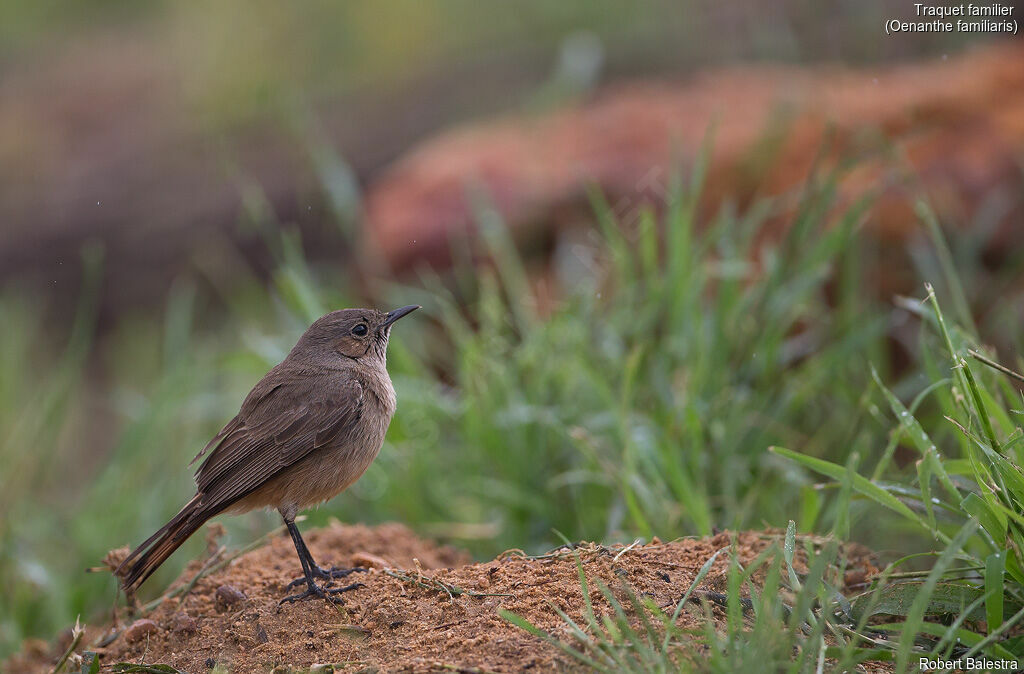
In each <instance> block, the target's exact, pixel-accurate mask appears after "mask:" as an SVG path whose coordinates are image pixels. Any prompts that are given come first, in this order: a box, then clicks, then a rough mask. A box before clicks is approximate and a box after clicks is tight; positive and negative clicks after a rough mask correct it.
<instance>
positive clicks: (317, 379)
mask: <svg viewBox="0 0 1024 674" xmlns="http://www.w3.org/2000/svg"><path fill="white" fill-rule="evenodd" d="M416 309H419V307H418V306H415V305H413V306H407V307H402V308H401V309H395V310H394V311H390V312H387V313H384V312H381V311H375V310H373V309H343V310H341V311H332V312H331V313H329V314H327V315H326V316H323V317H321V318H319V319H317V321H316V322H315V323H313V325H311V326H310V327H309V329H308V330H306V332H305V334H303V335H302V337H300V338H299V341H298V343H297V344H296V345H295V347H294V348H293V349H292V350H291V353H289V354H288V356H287V357H286V358H285V359H284V360H283V361H281V363H279V364H278V365H277V366H275V367H274V368H273V369H272V370H271V371H270V372H268V373H267V374H266V376H264V377H263V379H261V380H260V381H259V383H257V384H256V386H255V387H254V388H253V390H252V391H250V392H249V395H248V396H246V398H245V402H243V403H242V409H241V410H240V411H239V412H238V416H236V417H235V418H234V419H232V420H231V421H229V422H228V423H227V425H225V426H224V428H222V429H221V430H220V432H219V433H217V435H216V436H214V438H213V439H212V440H210V442H209V443H208V444H207V445H206V447H204V448H203V450H202V451H201V452H199V454H197V455H196V457H195V458H194V459H192V462H193V463H195V462H196V461H197V460H198V459H200V458H201V457H203V456H204V455H206V459H205V460H204V461H203V463H202V464H200V466H199V470H198V471H196V476H195V478H196V485H197V487H198V489H197V490H196V495H195V496H194V497H192V500H191V501H189V502H188V503H186V504H185V507H184V508H182V509H181V511H180V512H179V513H178V514H177V515H175V516H174V517H173V518H171V521H170V522H168V523H167V524H165V525H164V526H163V527H161V528H160V530H159V531H157V532H156V533H155V534H153V535H152V536H150V537H149V538H148V539H146V541H145V542H144V543H143V544H142V545H140V546H139V547H138V548H136V549H135V550H134V551H133V552H132V553H131V554H130V555H128V557H127V558H126V559H125V560H124V561H123V562H122V563H121V565H120V566H119V567H118V568H117V570H116V571H115V573H116V574H117V576H118V577H119V578H120V579H121V586H122V587H123V588H124V589H125V591H134V590H135V588H137V587H138V586H139V585H140V584H142V582H143V581H145V580H146V578H148V577H149V576H150V575H151V574H152V573H153V572H154V571H155V570H156V569H157V567H159V566H160V565H161V564H162V563H163V562H164V560H166V559H167V558H168V557H170V556H171V553H173V552H174V551H175V550H176V549H177V548H178V546H180V545H181V544H182V543H184V542H185V540H186V539H187V538H188V537H189V536H191V535H192V534H193V533H195V531H196V530H197V529H199V527H201V526H202V525H203V524H204V523H205V522H206V521H207V520H209V519H210V518H211V517H214V516H215V515H218V514H220V513H223V512H230V513H243V512H246V511H249V510H252V509H254V508H261V507H273V508H277V511H278V512H279V513H281V517H282V518H283V519H284V523H285V526H287V527H288V533H289V534H291V537H292V542H293V543H294V544H295V551H296V552H297V553H298V555H299V562H300V563H301V564H302V573H303V577H302V578H299V579H297V580H295V581H293V582H292V583H290V584H289V585H288V588H289V589H290V588H292V587H296V586H298V585H301V584H302V583H305V585H306V591H305V592H303V593H301V594H296V595H292V596H289V597H285V598H284V599H282V600H281V603H284V602H286V601H296V600H299V599H306V598H310V597H321V598H327V599H331V600H333V601H339V602H340V598H339V597H336V595H337V594H340V593H341V592H345V591H347V590H352V589H355V588H356V587H359V583H355V584H352V585H348V586H346V587H342V588H334V589H328V586H329V585H330V584H332V583H333V580H334V579H336V578H344V577H345V576H348V575H349V574H351V573H353V572H354V571H362V570H363V569H341V568H337V567H333V568H331V569H322V568H320V567H319V566H318V565H317V563H316V562H315V561H313V556H312V555H311V554H310V553H309V549H308V548H307V547H306V544H305V542H304V541H303V540H302V535H301V534H299V529H298V527H296V526H295V515H296V514H298V512H299V511H300V510H301V509H303V508H306V507H308V506H311V505H315V504H318V503H322V502H323V501H326V500H328V499H330V498H332V497H334V496H335V495H337V494H338V493H340V492H341V491H342V490H344V489H345V488H346V487H348V486H349V485H351V484H352V483H353V482H355V481H356V480H358V479H359V477H360V476H361V475H362V474H363V473H364V472H365V471H366V469H367V468H368V467H369V466H370V464H371V463H372V462H373V460H374V458H376V456H377V453H378V452H379V451H380V447H381V444H382V443H383V442H384V433H385V432H386V431H387V428H388V424H389V423H390V422H391V417H392V415H393V414H394V413H395V390H394V388H393V387H392V386H391V378H390V377H389V376H388V371H387V368H386V352H387V347H388V337H389V336H390V334H391V325H392V324H393V323H394V322H395V321H397V320H398V319H399V318H402V317H403V316H405V315H407V314H409V313H410V312H412V311H415V310H416ZM317 580H324V581H327V583H326V584H325V585H323V586H321V585H318V584H317V582H316V581H317Z"/></svg>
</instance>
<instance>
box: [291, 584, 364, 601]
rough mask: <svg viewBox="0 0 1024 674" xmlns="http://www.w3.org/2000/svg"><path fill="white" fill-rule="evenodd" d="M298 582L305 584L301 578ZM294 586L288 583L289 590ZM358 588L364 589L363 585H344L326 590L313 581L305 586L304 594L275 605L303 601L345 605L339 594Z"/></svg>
mask: <svg viewBox="0 0 1024 674" xmlns="http://www.w3.org/2000/svg"><path fill="white" fill-rule="evenodd" d="M300 580H302V582H306V579H305V578H302V579H300ZM294 585H295V584H294V583H289V585H288V587H289V588H291V587H293V586H294ZM360 587H365V585H363V584H362V583H352V584H351V585H346V586H345V587H334V588H327V587H320V586H319V585H317V584H316V583H314V582H313V581H309V582H308V583H307V584H306V591H305V592H300V593H299V594H293V595H290V596H288V597H285V598H284V599H282V600H281V601H279V602H278V603H277V605H278V606H281V605H283V604H291V603H292V602H296V601H303V600H305V599H324V600H326V601H329V602H330V603H332V604H338V605H341V604H344V603H345V602H344V601H342V599H341V597H340V596H339V595H341V593H343V592H349V591H350V590H355V589H357V588H360Z"/></svg>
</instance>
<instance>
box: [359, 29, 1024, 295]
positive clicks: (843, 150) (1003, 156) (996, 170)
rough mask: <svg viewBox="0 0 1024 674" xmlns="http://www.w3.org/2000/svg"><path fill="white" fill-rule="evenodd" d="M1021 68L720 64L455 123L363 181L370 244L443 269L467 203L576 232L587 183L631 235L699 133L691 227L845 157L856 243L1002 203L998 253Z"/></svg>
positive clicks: (1017, 52)
mask: <svg viewBox="0 0 1024 674" xmlns="http://www.w3.org/2000/svg"><path fill="white" fill-rule="evenodd" d="M1022 55H1024V43H1021V42H1020V41H1006V42H1002V43H998V44H994V45H990V46H988V47H987V48H985V49H978V50H972V51H967V52H965V53H963V54H959V55H955V56H950V57H948V58H947V57H943V58H942V59H936V60H934V61H930V62H923V63H917V64H909V65H895V66H893V65H890V66H884V67H878V66H875V67H864V68H847V67H842V66H838V65H837V66H818V67H794V66H767V65H744V66H739V67H733V68H720V69H716V70H711V71H707V72H703V73H698V74H696V75H694V77H692V78H691V79H689V80H688V81H685V82H670V81H662V82H655V81H637V82H631V83H626V84H618V85H616V86H611V87H606V88H605V89H602V90H601V91H600V92H599V93H598V94H597V95H596V96H594V97H592V98H591V99H588V100H585V101H581V102H580V103H578V104H577V105H574V106H570V107H567V108H564V109H560V110H557V111H555V112H552V113H550V114H547V115H540V116H537V115H518V116H515V115H513V116H507V117H504V118H500V119H492V120H487V121H482V122H478V123H475V124H467V125H462V126H458V127H455V128H454V129H451V130H448V131H446V132H444V133H441V134H438V135H436V136H435V137H433V138H430V139H428V140H426V141H423V142H421V143H419V144H418V145H416V146H414V147H413V148H412V149H410V151H409V152H407V153H406V154H405V155H404V156H403V157H402V158H400V159H399V160H398V161H396V162H394V163H393V164H392V165H391V166H390V167H389V168H388V170H387V171H385V172H384V173H383V174H381V175H380V176H379V177H378V178H377V179H376V180H374V181H373V182H372V183H371V184H370V186H369V190H368V193H367V196H366V209H367V216H368V219H369V221H370V227H369V228H368V229H367V233H368V234H369V241H370V242H371V244H372V245H374V246H375V247H376V248H377V249H378V250H379V251H380V254H381V255H383V256H384V257H385V258H387V259H388V260H390V261H391V263H392V265H393V267H394V268H396V269H399V268H402V267H403V266H406V265H409V264H411V263H412V261H416V260H422V259H430V260H434V261H435V262H438V263H440V262H443V261H444V260H446V259H447V257H448V255H449V254H450V251H451V246H450V244H449V238H450V237H452V236H461V235H464V234H466V233H472V232H473V231H474V224H473V223H474V222H475V218H476V211H475V210H474V204H473V193H474V191H476V192H478V193H482V194H485V195H487V196H488V197H489V198H490V200H491V202H492V203H493V205H494V207H495V208H496V209H497V210H498V211H499V212H500V213H501V215H502V216H503V218H504V219H505V221H506V222H508V223H509V225H510V227H511V228H512V229H513V230H514V231H517V233H518V234H519V235H520V236H521V237H522V238H524V239H525V238H530V236H531V235H532V237H534V238H536V237H540V236H542V234H541V233H538V232H533V231H532V230H535V229H538V228H540V229H554V228H557V227H558V226H559V225H560V224H561V225H567V226H571V225H574V224H576V223H578V222H580V221H588V220H589V217H587V216H588V215H589V212H590V206H589V201H588V198H587V187H588V185H596V186H598V187H599V188H600V189H601V191H602V192H603V193H604V194H605V195H606V196H607V198H608V203H609V204H610V205H611V207H612V210H613V211H614V212H615V213H616V215H617V216H619V219H620V220H621V221H622V223H623V224H624V225H627V226H628V225H632V224H635V220H636V218H637V217H638V213H639V211H640V209H641V206H643V205H649V206H652V207H656V206H660V205H661V204H662V203H663V202H664V200H665V198H666V191H667V190H668V186H669V177H670V175H671V174H672V173H673V171H674V170H675V169H676V168H677V167H682V168H684V169H688V168H689V167H690V166H691V165H692V164H693V162H694V159H695V157H696V156H697V155H698V154H699V151H700V147H701V145H702V144H703V143H704V142H705V141H706V139H707V137H708V132H709V129H711V130H713V135H712V144H711V153H710V157H709V160H710V161H709V166H708V174H707V179H706V183H705V187H704V190H703V192H702V194H701V201H702V204H703V206H704V209H705V210H706V213H705V215H712V214H714V213H715V212H716V211H717V210H718V209H719V207H720V205H721V204H722V202H723V201H726V200H733V201H735V202H737V203H738V204H740V205H743V204H747V203H750V202H751V201H753V200H754V199H756V198H757V197H759V196H764V195H777V194H781V193H786V192H788V191H790V190H793V189H795V188H797V187H798V186H800V185H802V184H803V183H804V182H805V181H806V180H807V178H808V176H809V174H810V173H811V171H812V169H813V168H814V167H815V166H817V167H818V169H819V171H822V172H827V170H828V169H829V168H831V167H834V166H836V165H837V164H839V163H840V162H841V158H842V159H846V158H849V157H852V156H858V157H860V159H861V163H859V164H858V166H857V168H856V170H854V171H853V172H852V173H850V174H849V175H846V176H845V178H844V179H843V180H842V182H841V185H840V194H841V196H842V197H843V202H844V203H852V202H853V201H854V200H856V199H857V198H859V197H861V196H863V195H865V194H868V193H872V192H875V191H878V190H880V192H879V193H878V201H877V202H876V203H875V205H874V208H873V210H872V212H871V214H870V217H869V219H868V222H867V227H866V231H867V232H868V233H869V234H870V235H872V236H874V237H875V238H877V239H878V240H880V241H884V242H903V241H906V240H907V239H908V238H910V237H911V236H913V235H914V234H915V233H916V232H917V231H918V228H919V226H918V221H919V218H918V217H917V216H916V215H915V212H914V204H915V203H916V202H917V200H918V198H919V196H920V195H921V193H922V192H923V193H925V194H927V195H928V196H929V197H930V198H931V201H932V203H933V204H934V206H935V208H936V210H937V211H938V213H939V215H940V217H943V218H944V219H948V221H949V224H953V225H957V226H962V227H970V226H974V225H975V223H976V221H975V220H974V219H972V215H973V214H975V213H977V212H978V209H979V207H980V206H981V205H982V204H983V203H991V204H995V203H996V202H998V203H999V212H998V214H995V215H994V216H993V223H994V224H995V225H996V226H997V230H998V231H997V235H996V236H994V237H992V239H991V240H990V242H989V243H990V244H991V245H992V246H993V247H994V248H996V249H999V248H1001V247H1002V246H1005V245H1006V244H1007V243H1009V242H1010V241H1012V240H1014V239H1013V238H1012V237H1013V236H1019V231H1018V232H1017V233H1016V234H1015V233H1014V231H1013V227H1014V225H1015V223H1019V217H1020V214H1021V212H1022V209H1024V201H1022V200H1021V198H1020V185H1021V180H1022V178H1024V173H1022V170H1021V165H1020V162H1019V156H1020V152H1021V149H1022V148H1024V86H1022V85H1024V68H1021V67H1020V63H1021V61H1022ZM787 222H788V218H787V217H783V218H781V219H780V220H779V221H778V222H775V223H774V227H775V228H776V229H782V228H783V227H785V226H786V224H787ZM1017 226H1018V227H1019V224H1017ZM880 269H881V271H882V272H883V273H887V274H891V272H890V271H889V270H888V269H886V268H885V267H881V268H880ZM915 283H916V281H915Z"/></svg>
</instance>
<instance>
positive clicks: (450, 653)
mask: <svg viewBox="0 0 1024 674" xmlns="http://www.w3.org/2000/svg"><path fill="white" fill-rule="evenodd" d="M306 540H307V542H308V544H309V547H310V550H311V552H312V553H313V555H314V557H315V558H316V559H317V560H318V561H320V562H321V563H322V564H323V565H325V566H326V565H327V564H328V563H335V564H339V565H345V566H356V565H359V566H364V567H369V568H368V570H367V571H366V572H365V573H359V574H355V575H353V576H351V577H350V578H354V579H356V580H358V581H359V582H361V583H363V585H364V586H363V587H360V588H358V589H356V590H354V591H351V592H348V593H345V594H344V595H343V596H344V601H345V603H344V606H331V605H328V604H327V603H326V602H324V601H322V600H313V601H304V602H300V603H295V604H285V605H283V606H280V605H279V604H278V602H279V600H280V599H281V598H282V597H283V596H285V594H287V593H286V591H285V585H286V584H287V583H288V582H289V581H290V580H292V579H293V578H294V577H295V576H296V575H297V572H298V571H299V564H298V560H297V558H296V556H295V552H294V549H293V548H292V544H291V541H290V540H289V539H288V538H287V535H284V534H282V535H280V536H276V537H274V538H273V539H272V540H271V541H270V542H269V543H268V544H267V545H264V546H263V547H260V548H257V549H256V550H253V551H251V552H249V553H247V554H244V555H242V556H240V557H238V558H237V559H235V560H234V561H232V562H230V563H229V564H227V565H225V566H224V567H223V568H222V569H220V570H217V571H215V572H212V573H207V574H206V575H203V576H202V577H201V578H200V579H199V580H198V582H196V583H195V584H194V585H193V587H192V589H191V590H190V591H189V592H188V594H187V595H186V596H185V597H184V598H181V597H171V598H168V599H166V600H164V601H163V602H162V603H161V604H160V605H159V606H157V607H156V608H154V609H153V610H151V612H149V613H148V614H146V615H145V616H144V617H141V616H140V615H139V614H138V613H137V614H136V615H134V616H132V615H129V611H128V610H127V609H124V610H123V611H122V615H120V616H119V617H118V620H116V621H115V622H113V623H110V624H106V625H95V626H90V627H88V628H87V630H86V633H85V635H84V637H83V639H82V641H81V645H80V646H79V647H78V648H77V652H78V653H83V652H85V651H94V652H97V653H99V654H100V657H101V662H102V664H103V665H104V668H106V667H108V666H109V665H111V664H113V663H118V662H131V663H145V664H166V665H171V666H172V667H175V668H177V669H178V670H181V671H184V672H189V673H193V672H208V671H210V670H211V669H212V668H214V667H216V666H218V665H219V666H220V668H221V671H223V670H227V671H233V672H267V671H273V672H287V671H292V670H293V669H299V670H304V669H306V668H309V667H313V666H314V665H317V664H331V665H333V666H334V667H335V671H365V672H375V671H438V670H440V671H462V672H475V671H498V672H507V671H524V670H530V671H550V670H553V669H565V668H566V667H568V666H571V665H572V663H570V662H569V661H568V660H567V659H566V658H565V656H564V655H563V654H562V653H561V652H559V651H558V650H557V649H555V648H554V647H552V646H550V645H548V644H546V643H544V642H543V641H541V640H540V639H538V638H535V637H533V636H531V635H530V634H528V633H527V632H525V631H524V630H522V629H520V628H518V627H515V626H514V625H512V624H510V623H509V622H507V621H506V620H504V619H503V618H502V617H500V616H499V614H498V611H499V609H506V610H509V611H512V612H514V613H516V614H518V615H520V616H523V617H524V618H526V619H528V620H529V621H531V622H532V623H533V624H535V625H537V626H538V627H540V628H542V629H545V630H548V631H551V632H553V633H555V634H556V635H558V636H561V637H566V636H568V631H567V628H566V626H565V623H564V622H563V621H562V620H561V619H560V618H559V617H558V615H557V613H556V611H555V609H554V607H558V608H560V609H561V610H563V611H565V612H566V613H567V614H568V615H569V616H571V617H573V618H574V619H579V618H580V617H581V616H582V615H583V606H584V604H583V593H582V589H581V586H580V582H579V577H578V575H577V567H576V561H575V557H574V556H573V554H571V553H570V552H568V550H567V549H565V550H562V551H561V553H562V554H555V555H549V556H545V557H541V558H528V557H526V556H524V555H523V554H522V553H521V552H519V551H510V552H507V553H504V554H503V555H500V556H499V557H497V558H496V559H494V560H492V561H489V562H484V563H478V564H473V563H470V562H471V560H470V559H469V557H468V555H466V554H465V553H463V552H460V551H458V550H456V549H454V548H450V547H446V546H439V545H436V544H434V543H431V542H428V541H424V540H422V539H420V538H417V537H416V536H415V535H414V534H413V533H412V532H410V531H409V530H408V529H407V528H405V527H404V526H401V525H398V524H385V525H382V526H379V527H374V528H369V527H363V526H342V525H340V524H334V525H332V526H328V527H326V528H324V529H319V530H313V531H310V532H309V533H308V534H306ZM731 540H732V535H731V534H728V533H722V534H719V535H717V536H715V537H713V538H706V539H683V540H678V541H673V542H669V543H662V542H660V541H657V540H655V541H653V542H652V543H650V544H647V545H637V546H632V547H630V548H628V549H624V547H623V546H612V547H605V546H599V545H594V544H581V545H580V546H579V547H577V553H578V555H579V559H580V560H581V561H582V563H583V567H584V569H585V571H586V575H587V578H588V581H589V582H590V583H591V588H592V594H593V595H595V598H594V609H595V611H596V612H597V613H598V614H599V615H600V614H601V613H607V612H610V610H611V609H610V607H609V606H608V605H607V604H606V603H605V602H604V601H603V600H602V599H601V598H600V593H599V592H598V591H597V590H596V589H593V588H594V583H595V581H600V582H603V583H604V584H606V585H607V586H608V587H611V588H622V587H624V586H628V587H629V588H631V589H632V590H633V591H634V592H635V593H636V594H637V595H638V596H639V595H647V596H648V597H650V598H651V599H652V600H653V601H654V602H655V603H656V604H658V605H659V606H662V607H664V608H665V609H666V610H667V611H669V612H670V611H671V610H672V608H673V606H674V604H675V602H677V601H678V600H679V598H680V596H681V595H682V593H683V592H684V591H685V589H686V588H687V587H688V586H689V585H690V583H691V582H692V581H693V579H694V578H695V576H696V575H697V573H698V571H699V570H700V568H701V566H702V565H703V564H704V563H705V562H706V561H707V559H708V558H709V557H711V556H712V555H713V554H714V553H715V551H717V550H719V549H721V548H723V547H725V546H728V545H729V544H730V542H731ZM773 541H780V535H779V534H778V533H772V532H747V533H741V534H737V535H736V549H737V551H738V553H739V557H740V559H741V560H744V561H751V560H753V559H754V558H755V557H756V556H757V554H758V553H759V552H760V551H762V550H763V549H764V548H765V547H767V546H769V545H771V543H772V542H773ZM780 544H781V541H780ZM213 547H216V546H213ZM221 554H223V553H221ZM848 556H850V557H852V558H853V559H851V563H852V564H853V568H854V570H853V571H852V572H848V573H847V579H850V578H851V577H853V578H855V579H856V580H855V581H854V582H857V581H858V580H863V579H864V577H865V576H866V575H869V574H871V573H873V572H874V571H875V570H874V568H873V567H872V566H871V563H870V561H869V559H868V557H867V555H866V554H865V553H863V552H862V551H861V552H854V553H853V554H852V555H848ZM726 558H727V555H725V554H723V555H721V556H720V558H719V559H718V560H716V562H715V565H714V566H713V568H712V571H711V573H710V574H709V575H708V576H707V578H706V579H705V581H704V583H703V584H702V587H704V588H706V589H712V590H714V589H721V588H722V586H723V585H724V582H725V573H726V570H727V559H726ZM216 561H217V559H213V560H212V563H211V560H209V559H208V560H195V561H193V562H191V563H190V564H189V566H188V567H187V568H186V569H185V571H184V572H183V573H182V575H181V577H180V578H179V579H178V581H177V582H176V583H175V584H174V585H172V587H171V590H173V589H174V588H176V587H177V588H182V587H184V586H186V585H188V584H189V582H190V581H192V580H193V579H194V578H195V576H196V575H197V573H198V572H199V571H200V570H201V569H202V568H203V566H204V564H206V566H207V567H208V568H209V567H211V566H213V563H215V562H216ZM851 574H852V576H851ZM347 580H349V579H346V581H347ZM442 584H443V585H444V586H446V587H447V589H445V587H443V586H442ZM616 594H622V590H621V589H618V590H616ZM624 597H625V595H623V598H624ZM705 620H706V617H705V614H704V612H703V611H701V610H700V609H699V607H696V606H694V607H692V608H689V609H687V610H684V611H683V612H682V614H681V615H680V617H679V621H680V625H681V626H683V627H694V628H698V627H701V625H702V624H703V622H704V621H705ZM70 639H71V637H70V631H67V632H65V633H63V634H62V635H60V636H58V637H57V638H56V639H55V640H54V641H53V643H49V644H47V643H44V642H41V641H31V642H28V643H26V645H25V648H24V649H23V651H22V652H21V653H19V654H17V655H16V656H14V658H12V659H10V660H9V661H8V662H7V663H6V666H5V667H4V671H11V672H49V671H52V668H53V665H54V662H55V661H56V659H57V658H58V657H59V655H60V653H62V652H63V651H64V650H65V649H66V648H67V645H68V643H69V642H70ZM684 657H689V658H694V657H698V658H699V649H694V650H693V651H692V652H691V653H688V654H687V655H685V656H684ZM73 660H74V658H73ZM68 664H69V667H68V669H67V671H78V669H79V668H80V667H81V665H80V663H78V662H77V661H73V662H70V663H68ZM151 671H152V670H151Z"/></svg>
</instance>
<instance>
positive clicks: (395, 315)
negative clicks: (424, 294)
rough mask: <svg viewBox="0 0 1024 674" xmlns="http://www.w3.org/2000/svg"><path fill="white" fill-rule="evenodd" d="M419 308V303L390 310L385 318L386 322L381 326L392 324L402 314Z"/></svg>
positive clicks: (404, 314)
mask: <svg viewBox="0 0 1024 674" xmlns="http://www.w3.org/2000/svg"><path fill="white" fill-rule="evenodd" d="M419 308H420V305H418V304H410V305H409V306H407V307H402V308H401V309H395V310H394V311H389V312H388V315H387V317H386V318H385V319H384V324H383V325H381V326H380V327H382V328H386V327H388V326H389V325H391V324H392V323H394V322H395V321H397V320H398V319H399V318H401V317H402V316H406V315H408V314H411V313H412V312H414V311H416V310H417V309H419Z"/></svg>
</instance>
